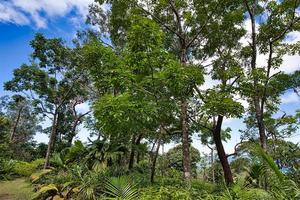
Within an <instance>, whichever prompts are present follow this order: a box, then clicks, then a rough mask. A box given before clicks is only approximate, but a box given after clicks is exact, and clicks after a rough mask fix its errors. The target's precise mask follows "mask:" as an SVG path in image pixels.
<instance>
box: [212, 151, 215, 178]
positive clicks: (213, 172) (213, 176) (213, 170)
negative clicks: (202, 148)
mask: <svg viewBox="0 0 300 200" xmlns="http://www.w3.org/2000/svg"><path fill="white" fill-rule="evenodd" d="M214 165H215V163H214V149H213V148H211V173H212V182H213V183H215V166H214Z"/></svg>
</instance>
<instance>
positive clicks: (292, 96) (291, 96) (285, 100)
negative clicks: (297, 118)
mask: <svg viewBox="0 0 300 200" xmlns="http://www.w3.org/2000/svg"><path fill="white" fill-rule="evenodd" d="M299 102H300V97H299V96H298V95H297V94H296V93H294V92H289V93H287V94H284V95H283V96H281V103H282V104H289V103H299Z"/></svg>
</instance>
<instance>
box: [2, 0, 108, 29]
mask: <svg viewBox="0 0 300 200" xmlns="http://www.w3.org/2000/svg"><path fill="white" fill-rule="evenodd" d="M92 2H93V0H8V1H6V2H0V21H2V22H11V23H15V24H19V25H28V24H30V23H31V22H33V23H34V24H35V26H36V27H38V28H45V27H47V21H48V20H51V19H52V18H54V17H62V16H65V15H67V14H68V13H69V12H71V11H75V12H76V15H77V16H78V17H79V18H81V19H82V20H83V21H84V19H85V16H86V14H87V13H88V7H89V5H90V4H91V3H92ZM104 9H105V6H104Z"/></svg>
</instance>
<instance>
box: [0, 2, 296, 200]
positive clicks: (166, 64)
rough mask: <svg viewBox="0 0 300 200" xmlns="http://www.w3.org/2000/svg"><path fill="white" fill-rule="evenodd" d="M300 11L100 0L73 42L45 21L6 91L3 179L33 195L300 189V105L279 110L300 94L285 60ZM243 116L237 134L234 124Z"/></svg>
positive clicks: (286, 193) (272, 5)
mask: <svg viewBox="0 0 300 200" xmlns="http://www.w3.org/2000/svg"><path fill="white" fill-rule="evenodd" d="M103 5H105V6H106V7H108V8H109V9H104V7H103ZM299 13H300V1H299V0H281V1H275V0H95V2H94V3H93V4H91V5H90V6H89V14H88V16H87V18H86V26H87V28H86V29H84V30H78V32H77V35H76V37H75V38H74V39H73V41H64V40H63V39H61V38H48V37H46V36H44V35H43V34H41V33H37V34H36V35H35V37H34V38H33V39H32V41H31V42H30V44H29V45H30V46H31V48H32V54H31V55H30V56H29V59H28V62H27V63H26V64H22V65H20V67H18V68H16V69H15V70H14V72H13V77H12V79H11V80H9V81H7V82H6V83H5V84H4V88H5V90H6V91H7V94H8V95H7V96H3V97H1V99H0V187H1V184H8V183H16V182H14V181H17V182H18V181H19V180H24V181H25V183H26V184H27V185H28V187H29V188H30V190H29V191H27V192H28V193H30V195H29V194H27V195H28V196H21V197H19V199H25V200H26V199H35V200H39V199H41V200H42V199H44V200H52V199H53V200H63V199H66V200H68V199H82V200H96V199H126V200H132V199H140V200H150V199H151V200H152V199H157V200H194V199H195V200H196V199H199V200H210V199H211V200H213V199H226V200H227V199H228V200H232V199H241V200H247V199H249V200H254V199H257V200H288V199H291V200H294V199H300V187H299V186H300V146H299V142H300V141H297V140H295V141H293V142H291V139H290V140H288V139H289V138H291V137H292V136H294V135H297V134H298V135H299V127H300V108H291V109H292V110H293V114H289V113H287V112H286V111H285V110H282V109H280V105H281V97H282V95H283V94H285V93H286V92H290V93H295V94H296V95H299V94H300V93H299V92H300V71H293V72H292V73H287V72H285V71H283V70H282V69H281V68H282V63H283V59H284V57H285V56H288V55H299V54H300V42H289V37H288V36H289V34H290V33H294V32H298V31H300V15H299ZM245 24H247V27H246V26H245ZM262 56H263V57H264V58H265V59H264V62H263V63H262V62H261V61H259V59H260V57H262ZM82 105H85V106H86V107H88V109H86V110H84V111H82V109H81V110H80V109H79V107H80V106H82ZM235 118H238V119H241V120H242V121H243V124H244V125H245V128H244V129H243V130H240V131H239V132H233V131H232V129H231V128H230V127H228V126H225V125H224V121H225V120H226V119H235ZM82 127H85V129H87V130H88V131H89V133H88V134H89V135H86V137H89V140H88V141H80V140H79V139H78V137H77V135H78V133H79V132H80V130H81V129H82ZM40 133H44V134H47V135H48V137H49V142H48V144H45V143H38V142H37V141H35V136H36V135H37V134H40ZM232 134H238V135H239V138H240V142H237V143H236V144H235V146H234V147H232V149H234V152H232V151H230V152H229V150H228V149H226V148H225V147H224V143H225V142H227V141H228V140H230V137H231V135H232ZM195 137H197V138H198V139H199V140H200V141H201V143H202V144H203V145H204V146H206V147H207V149H209V152H210V153H209V154H202V153H201V154H200V152H199V149H197V148H196V146H193V144H194V143H193V140H194V138H195ZM170 143H172V144H175V145H173V146H172V148H170V149H168V150H167V151H165V150H164V149H165V146H166V145H168V144H170ZM19 182H20V181H19ZM19 182H18V183H19ZM2 187H3V188H4V186H2ZM18 187H19V186H15V187H12V190H18ZM7 190H9V189H7ZM6 192H7V191H6ZM24 195H25V194H24ZM0 199H1V189H0ZM3 199H6V198H5V196H4V198H3Z"/></svg>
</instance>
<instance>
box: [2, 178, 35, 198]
mask: <svg viewBox="0 0 300 200" xmlns="http://www.w3.org/2000/svg"><path fill="white" fill-rule="evenodd" d="M32 195H33V192H32V188H31V186H30V183H29V182H27V181H26V180H25V179H15V180H13V181H3V182H0V200H30V199H31V197H32Z"/></svg>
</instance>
